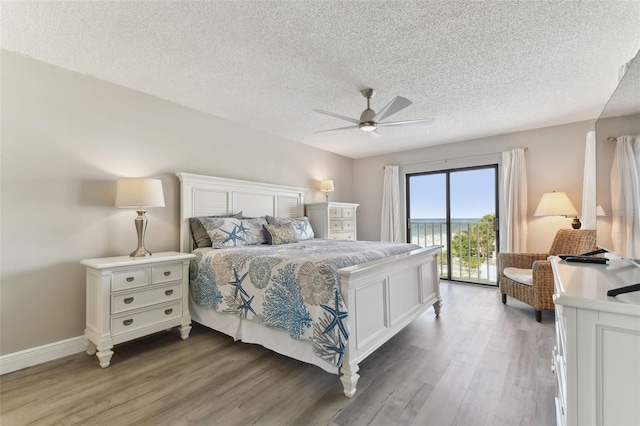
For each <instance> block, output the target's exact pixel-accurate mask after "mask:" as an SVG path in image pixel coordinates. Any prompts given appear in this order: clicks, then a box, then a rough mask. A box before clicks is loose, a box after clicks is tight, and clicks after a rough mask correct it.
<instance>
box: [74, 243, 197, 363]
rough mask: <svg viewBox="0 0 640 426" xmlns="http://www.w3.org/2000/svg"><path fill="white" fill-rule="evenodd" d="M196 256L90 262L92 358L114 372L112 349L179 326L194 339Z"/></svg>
mask: <svg viewBox="0 0 640 426" xmlns="http://www.w3.org/2000/svg"><path fill="white" fill-rule="evenodd" d="M192 258H195V256H194V255H192V254H185V253H178V252H165V253H154V254H153V255H151V256H148V257H129V256H118V257H106V258H100V259H86V260H83V261H82V262H81V263H82V264H83V265H84V266H86V268H87V272H86V275H87V276H86V289H87V295H86V297H87V319H86V328H85V331H84V335H85V339H86V341H87V353H88V354H89V355H93V354H95V353H96V349H97V356H98V359H99V360H100V365H101V366H102V368H106V367H108V366H109V364H110V362H111V356H112V355H113V351H112V350H111V349H112V348H113V345H116V344H118V343H122V342H126V341H128V340H132V339H136V338H138V337H142V336H145V335H148V334H151V333H155V332H158V331H162V330H166V329H169V328H172V327H175V326H180V334H181V337H182V339H187V338H188V337H189V332H190V331H191V316H190V315H189V303H188V302H189V261H190V260H191V259H192Z"/></svg>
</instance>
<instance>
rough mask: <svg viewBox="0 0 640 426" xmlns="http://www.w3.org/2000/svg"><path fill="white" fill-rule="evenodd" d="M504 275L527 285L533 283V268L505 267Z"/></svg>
mask: <svg viewBox="0 0 640 426" xmlns="http://www.w3.org/2000/svg"><path fill="white" fill-rule="evenodd" d="M503 273H504V275H505V276H506V277H507V278H510V279H512V280H513V281H517V282H519V283H522V284H526V285H533V269H520V268H511V267H510V268H504V271H503Z"/></svg>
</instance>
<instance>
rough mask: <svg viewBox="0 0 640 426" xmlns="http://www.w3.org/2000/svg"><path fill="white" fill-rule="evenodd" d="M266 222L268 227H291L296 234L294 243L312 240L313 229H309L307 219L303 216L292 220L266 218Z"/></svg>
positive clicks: (309, 225)
mask: <svg viewBox="0 0 640 426" xmlns="http://www.w3.org/2000/svg"><path fill="white" fill-rule="evenodd" d="M267 222H269V224H270V225H287V224H288V225H291V226H292V227H293V229H294V231H295V232H296V241H304V240H311V239H313V228H311V224H310V223H309V219H308V218H307V217H305V216H303V217H297V218H293V219H290V218H285V217H273V216H267Z"/></svg>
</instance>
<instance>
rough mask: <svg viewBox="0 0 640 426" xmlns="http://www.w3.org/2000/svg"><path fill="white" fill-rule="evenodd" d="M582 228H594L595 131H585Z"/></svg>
mask: <svg viewBox="0 0 640 426" xmlns="http://www.w3.org/2000/svg"><path fill="white" fill-rule="evenodd" d="M580 219H581V222H582V229H596V132H594V131H593V130H592V131H590V132H589V133H587V141H586V147H585V154H584V177H583V183H582V215H580Z"/></svg>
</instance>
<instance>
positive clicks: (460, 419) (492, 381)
mask: <svg viewBox="0 0 640 426" xmlns="http://www.w3.org/2000/svg"><path fill="white" fill-rule="evenodd" d="M441 292H442V297H443V300H444V307H443V310H442V314H441V315H440V318H436V317H435V315H434V312H433V309H430V310H429V311H427V312H426V313H425V314H424V315H422V316H421V317H420V318H418V319H417V320H416V321H414V322H413V323H412V324H411V325H409V326H408V327H407V328H406V329H405V330H403V331H402V332H401V333H400V334H399V335H397V336H396V337H394V338H393V339H392V340H391V341H389V342H388V343H387V344H385V345H384V346H383V347H381V348H380V349H379V350H378V351H376V352H375V353H374V354H372V355H371V356H370V357H369V358H367V359H366V360H365V361H364V362H362V363H361V364H360V372H359V373H360V375H361V378H360V381H359V383H358V390H357V393H356V395H355V396H354V397H353V398H350V399H349V398H347V397H345V396H344V395H343V393H342V385H341V382H340V381H339V380H338V377H337V376H335V375H332V374H329V373H326V372H324V371H323V370H321V369H320V368H318V367H315V366H311V365H307V364H303V363H301V362H298V361H295V360H293V359H289V358H287V357H284V356H281V355H278V354H275V353H272V352H270V351H268V350H266V349H263V348H261V347H259V346H255V345H248V344H244V343H239V342H233V340H232V339H231V338H229V337H227V336H225V335H222V334H219V333H217V332H214V331H212V330H209V329H207V328H205V327H202V326H199V325H198V324H194V328H193V330H192V333H191V337H190V338H189V339H188V340H186V341H182V340H181V339H180V338H179V333H178V332H177V331H176V330H173V331H171V332H163V333H159V334H156V335H153V336H149V337H146V338H142V339H139V340H136V341H134V342H128V343H124V344H121V345H118V346H116V348H115V350H114V352H115V354H114V356H113V358H112V363H111V366H110V367H109V368H107V369H102V368H100V367H99V365H98V360H97V358H96V357H95V356H93V357H91V356H88V355H86V354H85V353H81V354H76V355H72V356H69V357H65V358H62V359H59V360H55V361H52V362H49V363H46V364H42V365H38V366H34V367H31V368H27V369H24V370H21V371H16V372H14V373H10V374H6V375H4V376H1V377H0V424H2V425H3V426H13V425H29V424H37V425H53V424H56V425H75V424H91V425H225V426H226V425H252V424H256V425H305V426H306V425H332V426H347V425H384V426H386V425H438V426H440V425H554V424H555V418H554V405H553V395H554V390H553V375H552V373H551V369H550V363H551V361H550V357H551V350H552V348H553V345H554V326H553V312H543V319H542V323H537V322H536V321H535V316H534V311H533V308H531V307H529V306H527V305H525V304H522V303H520V302H518V301H516V300H514V299H511V298H509V300H508V304H507V305H506V306H505V305H503V304H502V303H501V302H500V295H499V292H498V290H497V289H495V288H487V287H479V286H474V285H464V284H458V283H449V282H446V281H443V282H442V284H441Z"/></svg>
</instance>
